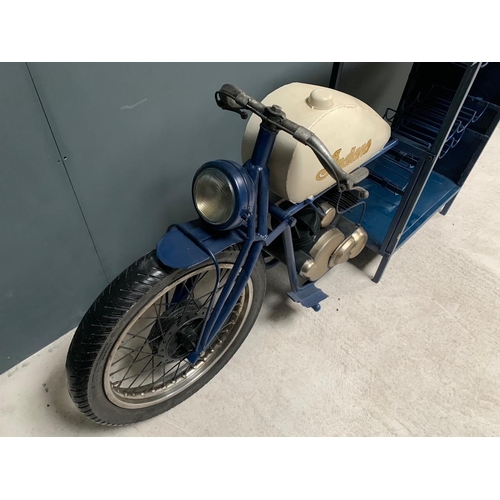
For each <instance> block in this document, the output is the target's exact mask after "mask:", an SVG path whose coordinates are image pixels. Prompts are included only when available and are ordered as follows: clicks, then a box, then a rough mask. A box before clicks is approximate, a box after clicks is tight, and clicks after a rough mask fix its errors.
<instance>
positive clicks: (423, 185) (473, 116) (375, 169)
mask: <svg viewBox="0 0 500 500" xmlns="http://www.w3.org/2000/svg"><path fill="white" fill-rule="evenodd" d="M481 67H482V68H484V66H481V65H480V64H477V63H459V64H453V63H451V64H450V63H414V65H413V68H412V71H411V72H410V75H409V77H408V81H407V84H406V86H405V90H404V91H403V95H402V97H401V100H400V103H399V105H398V109H397V111H394V110H392V111H393V113H394V114H393V115H392V116H388V113H386V116H385V117H386V119H388V121H390V122H392V124H393V125H392V132H393V137H394V138H395V139H398V140H399V142H398V144H397V145H396V146H395V147H394V148H393V149H391V150H389V151H385V152H384V154H382V155H381V156H379V157H378V158H376V159H374V160H373V161H371V162H370V163H369V164H367V165H366V166H367V168H368V169H369V170H370V176H369V177H368V178H367V179H365V180H364V181H363V182H361V185H362V186H363V187H364V188H365V189H367V190H368V191H369V193H370V196H369V198H368V199H367V200H365V201H364V203H363V206H358V207H355V208H354V209H352V210H350V211H348V212H347V213H346V214H345V216H346V217H347V218H349V219H350V220H352V221H353V222H359V220H360V217H361V216H362V215H363V210H364V217H363V219H362V222H361V225H362V226H363V228H364V229H365V230H366V232H367V233H368V244H367V246H368V247H369V248H370V249H372V250H373V251H375V252H376V253H378V254H380V255H382V261H381V263H380V265H379V267H378V270H377V272H376V274H375V276H374V278H373V281H375V282H378V281H379V280H380V279H381V277H382V275H383V273H384V271H385V269H386V267H387V265H388V263H389V261H390V259H391V258H392V256H393V254H394V252H395V251H396V250H398V249H399V248H401V246H402V245H404V244H405V243H406V242H407V241H408V240H409V239H410V238H411V236H413V235H414V234H415V233H416V232H417V231H418V230H419V229H420V228H421V227H423V226H424V225H425V223H426V222H427V221H428V220H429V219H430V218H431V217H432V216H433V215H434V214H436V213H437V212H438V211H440V210H441V213H442V214H443V215H445V214H446V212H447V211H448V209H449V208H450V206H451V204H452V203H453V200H454V199H455V198H456V196H457V194H458V192H459V191H460V188H461V186H462V185H463V183H464V182H465V180H466V179H467V176H468V175H469V173H470V171H471V170H472V168H473V166H474V164H475V162H476V161H477V158H478V157H479V155H480V154H481V152H482V150H483V148H484V146H485V145H486V143H487V142H488V139H489V137H490V136H491V134H492V132H493V130H494V129H495V127H496V125H497V124H498V122H499V120H500V107H499V106H498V105H499V104H500V91H499V90H498V87H497V86H495V85H494V83H493V82H495V81H498V78H499V77H500V64H499V63H490V64H489V65H488V67H487V68H486V69H485V70H484V71H485V73H484V76H482V75H481V73H480V72H481ZM478 75H479V76H478ZM338 79H339V75H338V74H337V76H336V78H335V81H336V82H338ZM471 88H473V90H474V93H473V95H469V92H470V91H471ZM389 114H390V113H389ZM478 131H479V132H478Z"/></svg>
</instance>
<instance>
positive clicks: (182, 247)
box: [156, 219, 245, 269]
mask: <svg viewBox="0 0 500 500" xmlns="http://www.w3.org/2000/svg"><path fill="white" fill-rule="evenodd" d="M179 225H180V226H182V227H183V228H184V229H186V230H187V231H189V233H191V235H193V236H194V237H195V238H196V239H197V240H198V241H201V242H202V243H203V244H204V245H205V246H206V247H207V248H208V249H209V250H211V251H212V252H213V254H214V255H217V254H218V253H220V252H222V251H223V250H225V249H226V248H229V247H230V246H232V245H236V244H237V243H241V242H242V241H243V240H244V239H245V235H244V233H243V232H242V231H241V230H238V229H233V230H232V231H214V230H210V229H209V228H208V227H207V226H206V225H204V224H203V222H202V221H201V220H200V219H196V220H193V221H190V222H186V223H185V224H179ZM156 255H157V256H158V258H159V259H160V261H161V262H162V263H163V264H165V265H166V266H169V267H172V268H174V269H187V268H189V267H193V266H196V265H197V264H201V263H202V262H204V261H206V260H207V259H208V258H209V256H208V255H207V254H206V253H205V252H204V251H203V250H202V249H201V248H200V247H199V246H197V245H196V244H195V243H194V242H193V241H192V240H191V239H189V237H187V236H186V235H185V234H183V233H182V232H181V231H179V229H177V228H176V227H173V228H172V229H170V230H169V231H168V232H167V234H165V236H164V237H163V238H162V239H161V240H160V241H159V242H158V243H157V245H156Z"/></svg>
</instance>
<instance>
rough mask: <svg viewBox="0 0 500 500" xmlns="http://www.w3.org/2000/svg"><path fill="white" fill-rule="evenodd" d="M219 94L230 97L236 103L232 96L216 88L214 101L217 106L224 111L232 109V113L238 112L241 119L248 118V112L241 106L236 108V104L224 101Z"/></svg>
mask: <svg viewBox="0 0 500 500" xmlns="http://www.w3.org/2000/svg"><path fill="white" fill-rule="evenodd" d="M221 95H224V96H225V97H226V98H227V99H231V100H232V101H233V102H234V103H235V104H236V101H234V99H233V97H232V96H231V95H230V94H228V93H226V92H221V91H220V90H218V91H217V92H216V93H215V102H216V103H217V106H219V108H221V109H224V110H225V111H233V112H234V113H237V114H239V115H240V116H241V118H242V119H243V120H246V119H247V118H248V113H247V112H246V111H242V109H241V108H237V107H236V106H231V105H230V104H229V103H228V102H225V101H224V100H223V99H222V98H221Z"/></svg>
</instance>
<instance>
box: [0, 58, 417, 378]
mask: <svg viewBox="0 0 500 500" xmlns="http://www.w3.org/2000/svg"><path fill="white" fill-rule="evenodd" d="M331 69H332V64H331V63H163V64H161V63H151V64H150V63H84V64H83V63H78V64H76V63H75V64H73V63H64V64H55V63H54V64H53V63H34V64H31V63H30V64H24V63H0V146H1V147H0V277H1V280H2V288H1V291H0V372H3V371H5V370H7V369H8V368H10V367H11V366H13V365H15V364H17V363H18V362H20V361H22V360H23V359H24V358H26V357H28V356H29V355H31V354H33V353H34V352H36V351H37V350H39V349H40V348H42V347H44V346H45V345H47V344H48V343H50V342H52V341H53V340H55V339H57V338H58V337H59V336H61V335H62V334H64V333H66V332H67V331H68V330H70V329H71V328H73V327H75V326H76V325H77V324H78V322H79V320H80V319H81V317H82V316H83V314H84V313H85V311H86V310H87V308H88V307H89V306H90V304H91V303H92V301H93V300H94V298H95V297H96V296H97V295H98V294H99V292H100V291H101V290H102V289H103V288H104V287H105V285H106V283H107V282H108V280H111V279H113V278H114V277H115V276H116V275H117V274H118V273H119V272H120V271H121V270H123V269H124V268H125V267H127V266H128V265H130V264H131V263H132V262H133V261H134V260H135V259H137V258H138V257H140V256H141V255H143V254H144V253H146V252H147V251H149V250H150V249H152V248H153V247H154V245H155V242H156V241H157V240H158V239H159V238H160V237H161V235H162V234H163V233H164V232H165V230H166V228H167V227H168V225H169V224H171V223H173V222H182V221H185V220H188V219H189V218H191V217H194V209H193V206H192V202H191V194H190V188H191V179H192V176H193V173H194V172H195V170H196V169H197V168H198V167H199V166H200V165H201V164H202V163H204V162H205V161H207V160H210V159H216V158H229V159H234V160H237V161H239V160H240V145H241V138H242V134H243V131H244V128H245V125H246V122H245V121H243V120H241V119H240V118H239V117H238V116H237V115H235V114H231V113H227V112H223V111H221V110H220V109H219V108H217V106H216V105H215V101H214V92H215V91H216V90H217V89H219V88H220V86H221V85H222V84H224V83H232V84H234V85H236V86H239V87H241V88H243V89H244V90H245V91H246V92H247V93H249V94H251V95H253V96H255V97H257V98H263V97H264V96H265V95H266V94H268V93H269V92H270V91H272V90H274V89H275V88H277V87H280V86H281V85H284V84H286V83H290V82H294V81H301V82H306V83H316V84H319V85H324V86H327V85H328V84H329V81H330V73H331ZM409 69H410V65H409V64H392V63H391V64H390V63H346V64H345V66H344V73H343V76H342V78H341V81H340V86H339V88H340V90H343V91H345V92H348V93H352V94H353V95H355V96H356V97H359V98H360V99H362V100H365V101H366V102H367V103H368V104H370V105H371V106H373V107H374V108H375V109H376V110H377V111H379V113H381V114H383V112H384V110H385V107H387V106H390V105H393V106H396V105H397V102H398V99H399V95H400V93H401V91H402V88H403V86H404V83H405V81H406V76H407V73H408V71H409Z"/></svg>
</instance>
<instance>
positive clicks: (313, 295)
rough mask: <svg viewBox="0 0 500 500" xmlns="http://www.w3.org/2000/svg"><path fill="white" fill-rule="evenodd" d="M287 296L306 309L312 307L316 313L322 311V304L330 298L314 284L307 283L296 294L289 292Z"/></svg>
mask: <svg viewBox="0 0 500 500" xmlns="http://www.w3.org/2000/svg"><path fill="white" fill-rule="evenodd" d="M287 295H288V296H289V297H290V298H291V299H292V300H293V301H294V302H299V303H300V304H301V305H303V306H304V307H311V308H312V309H313V310H314V311H315V312H318V311H319V310H320V309H321V306H320V304H319V303H320V302H321V301H322V300H325V299H327V298H328V295H327V294H326V293H325V292H323V291H322V290H320V289H319V288H317V287H316V285H315V284H314V283H310V282H309V283H306V284H305V285H303V286H302V287H300V288H299V289H298V290H297V291H296V292H288V293H287Z"/></svg>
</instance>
